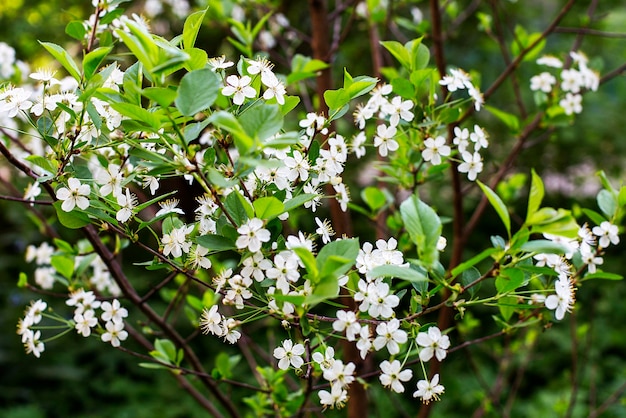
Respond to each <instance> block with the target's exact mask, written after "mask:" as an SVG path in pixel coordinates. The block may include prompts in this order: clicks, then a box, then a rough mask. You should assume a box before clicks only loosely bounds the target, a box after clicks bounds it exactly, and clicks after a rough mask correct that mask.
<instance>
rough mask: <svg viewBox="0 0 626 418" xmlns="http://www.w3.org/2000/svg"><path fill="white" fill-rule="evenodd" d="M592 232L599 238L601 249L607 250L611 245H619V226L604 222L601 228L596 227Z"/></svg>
mask: <svg viewBox="0 0 626 418" xmlns="http://www.w3.org/2000/svg"><path fill="white" fill-rule="evenodd" d="M592 232H593V233H594V235H596V236H597V237H598V245H599V246H600V247H601V248H607V247H608V246H609V245H610V244H613V245H617V244H619V236H618V232H619V229H618V228H617V225H613V224H611V223H610V222H608V221H604V222H602V223H601V224H600V226H594V227H593V229H592Z"/></svg>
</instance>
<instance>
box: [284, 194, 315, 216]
mask: <svg viewBox="0 0 626 418" xmlns="http://www.w3.org/2000/svg"><path fill="white" fill-rule="evenodd" d="M318 196H319V195H317V194H314V193H303V194H299V195H297V196H296V197H294V198H292V199H289V200H288V201H286V202H285V204H284V205H285V206H284V211H285V212H289V211H291V210H292V209H295V208H297V207H298V206H302V205H304V204H305V203H306V202H308V201H310V200H313V199H315V198H316V197H318Z"/></svg>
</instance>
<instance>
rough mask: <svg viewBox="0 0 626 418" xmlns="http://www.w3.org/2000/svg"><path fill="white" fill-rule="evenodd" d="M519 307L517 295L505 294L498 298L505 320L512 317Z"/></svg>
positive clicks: (499, 307)
mask: <svg viewBox="0 0 626 418" xmlns="http://www.w3.org/2000/svg"><path fill="white" fill-rule="evenodd" d="M516 307H517V298H516V297H515V296H504V297H502V298H500V299H499V300H498V309H499V310H500V315H502V318H504V320H505V321H508V320H509V319H511V317H512V316H513V314H514V313H515V308H516Z"/></svg>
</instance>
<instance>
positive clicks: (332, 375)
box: [322, 360, 356, 388]
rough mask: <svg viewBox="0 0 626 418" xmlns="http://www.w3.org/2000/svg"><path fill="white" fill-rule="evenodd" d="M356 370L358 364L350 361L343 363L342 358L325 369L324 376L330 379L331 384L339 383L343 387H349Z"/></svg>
mask: <svg viewBox="0 0 626 418" xmlns="http://www.w3.org/2000/svg"><path fill="white" fill-rule="evenodd" d="M355 370H356V366H355V365H354V363H352V362H349V363H348V364H345V365H344V364H343V361H341V360H335V361H334V362H333V364H332V365H331V367H329V368H328V369H326V370H324V373H323V375H322V376H323V377H324V379H326V380H328V381H329V382H330V383H331V384H338V385H340V386H341V387H344V388H345V387H347V386H348V385H349V384H350V383H352V382H354V380H355V377H354V371H355Z"/></svg>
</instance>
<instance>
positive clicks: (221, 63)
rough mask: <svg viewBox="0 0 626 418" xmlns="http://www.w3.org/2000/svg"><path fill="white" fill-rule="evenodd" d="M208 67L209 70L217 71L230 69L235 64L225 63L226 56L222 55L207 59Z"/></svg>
mask: <svg viewBox="0 0 626 418" xmlns="http://www.w3.org/2000/svg"><path fill="white" fill-rule="evenodd" d="M209 65H210V66H211V70H213V71H217V70H225V69H226V68H230V67H232V66H233V65H235V63H233V62H232V61H226V56H225V55H222V56H220V57H213V58H209Z"/></svg>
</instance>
